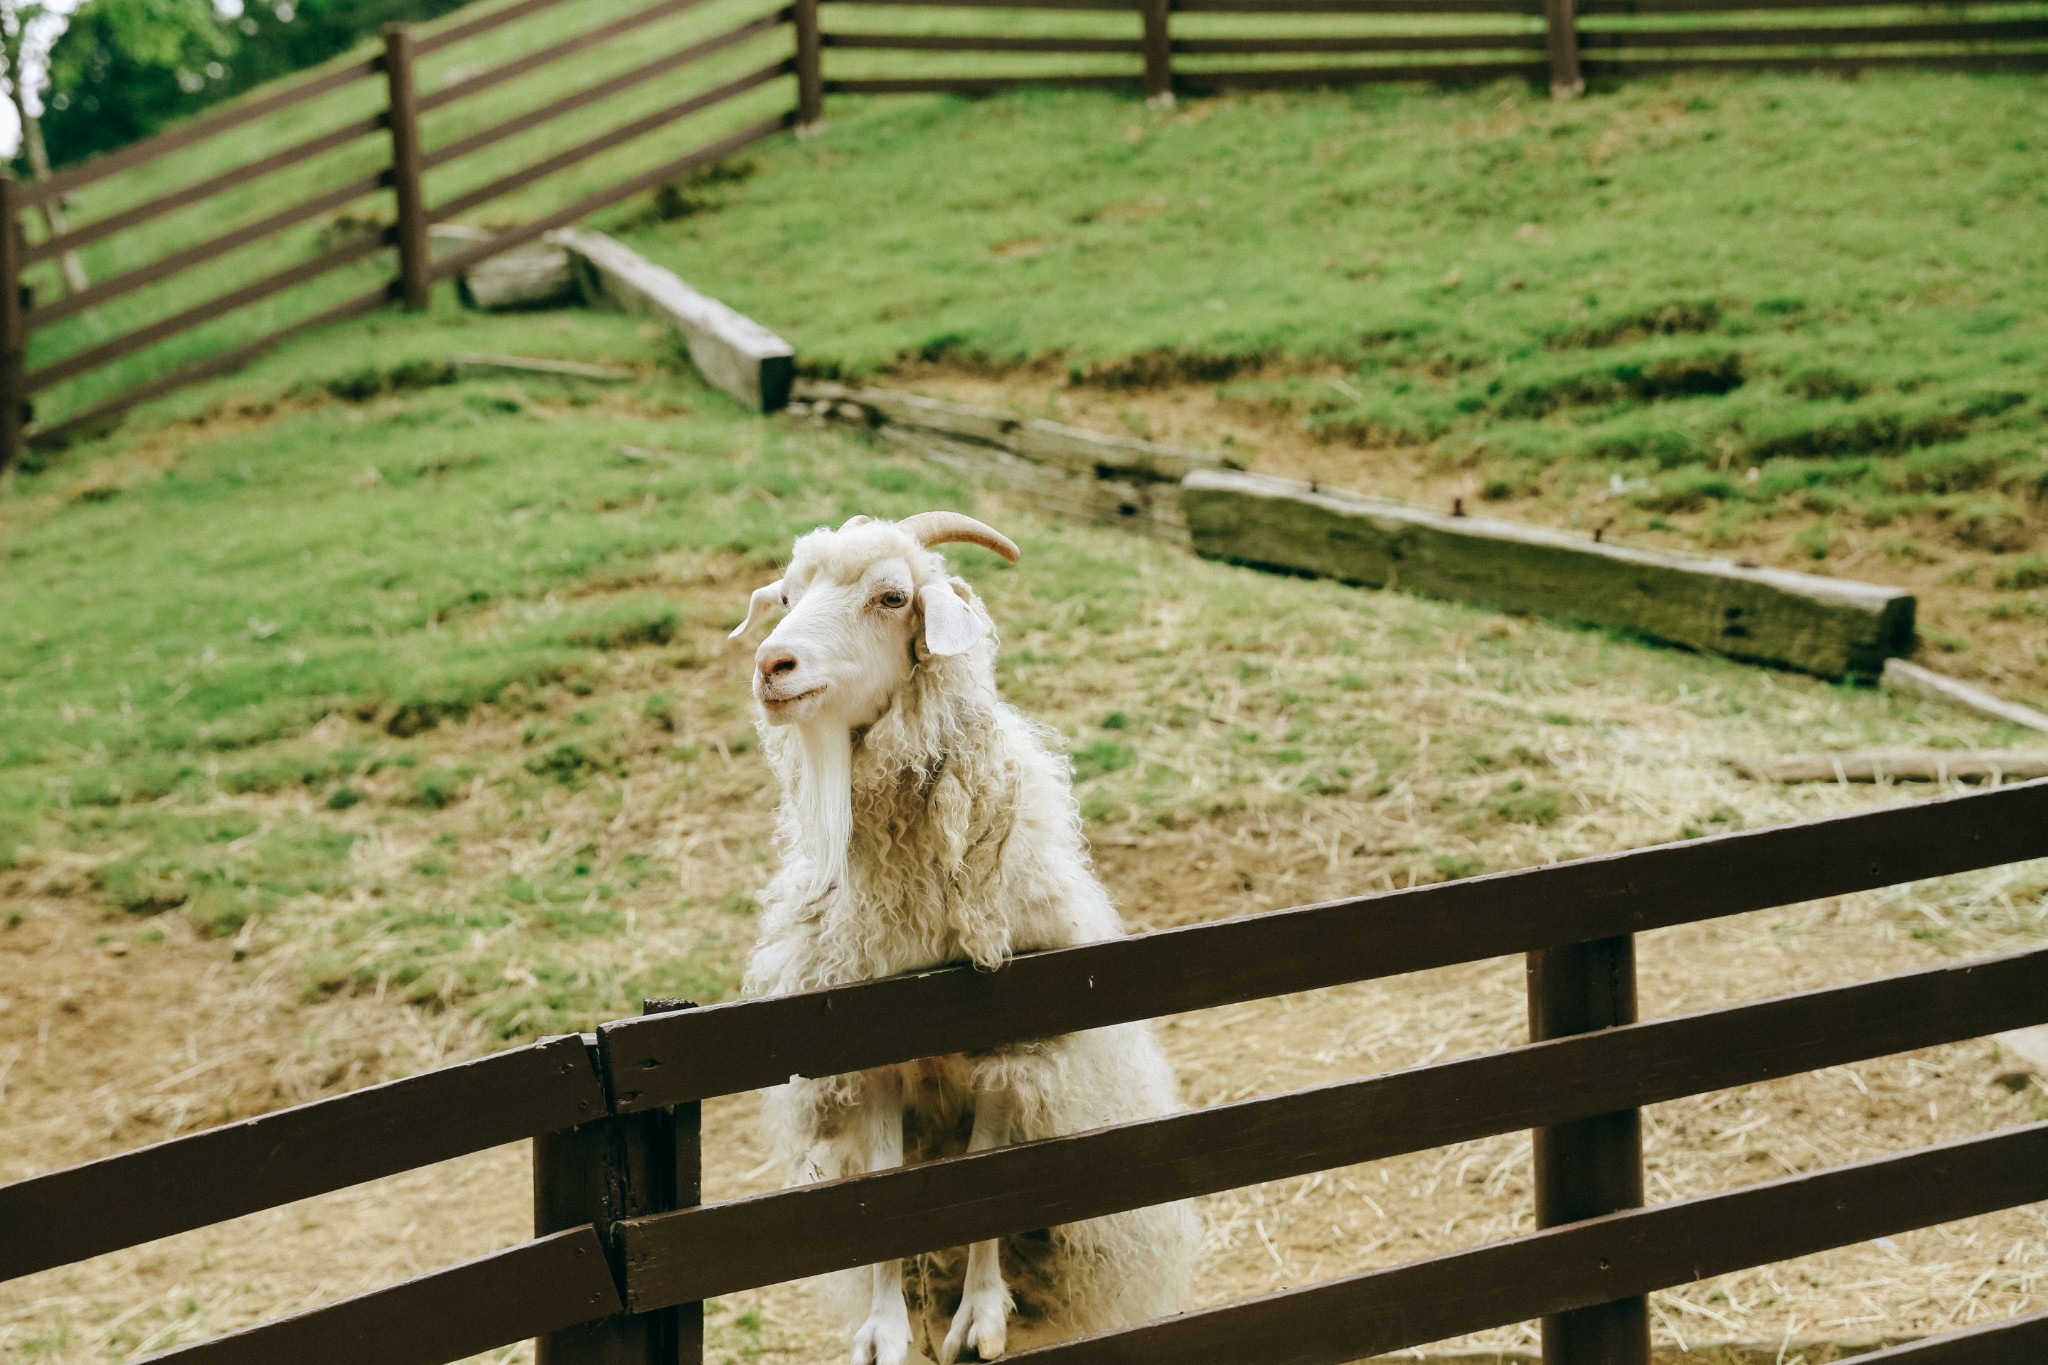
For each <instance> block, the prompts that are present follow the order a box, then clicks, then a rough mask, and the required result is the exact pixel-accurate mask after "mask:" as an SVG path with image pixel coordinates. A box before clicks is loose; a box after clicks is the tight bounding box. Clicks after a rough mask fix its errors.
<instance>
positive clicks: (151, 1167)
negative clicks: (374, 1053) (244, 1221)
mask: <svg viewBox="0 0 2048 1365" xmlns="http://www.w3.org/2000/svg"><path fill="white" fill-rule="evenodd" d="M604 1112H605V1102H604V1091H603V1088H602V1087H601V1085H600V1084H599V1082H598V1079H597V1073H596V1071H595V1069H594V1068H593V1067H592V1065H591V1059H590V1053H589V1050H588V1048H587V1047H586V1045H585V1044H584V1042H583V1040H582V1039H581V1038H579V1037H568V1038H554V1039H549V1040H548V1041H546V1042H541V1043H535V1044H533V1045H531V1046H528V1047H522V1048H515V1049H513V1050H511V1051H509V1052H500V1053H498V1054H496V1055H495V1056H490V1057H484V1058H480V1059H479V1060H477V1061H474V1062H465V1063H463V1064H462V1065H460V1066H451V1067H444V1068H442V1069H441V1070H439V1071H429V1072H427V1073H425V1074H424V1075H420V1076H412V1077H409V1078H407V1079H405V1080H401V1081H392V1082H390V1083H388V1084H386V1085H378V1086H372V1087H370V1088H369V1089H367V1090H357V1091H353V1092H351V1093H349V1094H346V1095H337V1096H335V1097H333V1098H332V1099H324V1100H315V1101H313V1102H312V1103H310V1104H302V1105H298V1106H296V1107H294V1108H291V1109H281V1110H279V1111H277V1112H276V1113H274V1114H265V1115H262V1116H261V1117H258V1118H253V1119H244V1120H243V1121H241V1122H239V1123H229V1124H223V1125H222V1126H220V1127H218V1128H209V1129H207V1130H206V1131H204V1132H199V1133H193V1134H191V1135H189V1136H187V1137H180V1138H172V1139H170V1140H169V1141H167V1142H159V1143H157V1144H155V1145H154V1146H150V1147H143V1148H139V1149H137V1150H135V1151H132V1152H123V1153H121V1154H120V1155H118V1156H110V1157H106V1158H104V1159H102V1160H99V1161H92V1162H87V1163H86V1164H85V1165H83V1166H73V1167H71V1168H69V1169H68V1170H62V1171H55V1172H52V1173H51V1174H48V1175H41V1176H31V1177H30V1178H29V1179H27V1180H22V1181H18V1182H16V1183H14V1184H12V1185H0V1228H5V1229H6V1230H7V1235H6V1236H5V1237H0V1280H7V1279H12V1278H14V1277H15V1276H17V1275H27V1274H30V1273H31V1272H33V1271H37V1270H45V1269H48V1268H49V1267H51V1266H57V1265H68V1264H70V1263H71V1262H73V1261H82V1260H85V1259H86V1258H88V1257H91V1256H98V1255H101V1254H102V1253H104V1252H108V1251H117V1250H119V1249H120V1248H122V1247H130V1246H135V1245H137V1244H139V1243H142V1242H147V1241H151V1240H153V1239H155V1238H158V1237H168V1236H170V1235H171V1234H172V1233H176V1232H184V1231H187V1230H189V1229H191V1228H198V1227H205V1226H206V1225H208V1224H210V1223H218V1222H221V1221H223V1220H225V1219H229V1218H238V1217H240V1216H241V1215H243V1214H245V1213H253V1212H255V1211H256V1210H258V1209H268V1208H274V1207H276V1206H277V1205H280V1204H288V1203H290V1202H292V1201H293V1200H295V1199H304V1198H306V1197H307V1196H309V1195H315V1194H324V1193H326V1192H327V1191H329V1190H339V1189H345V1188H347V1187H348V1186H350V1185H356V1184H360V1183H362V1182H363V1181H365V1180H375V1179H377V1178H378V1177H380V1176H386V1175H393V1174H396V1173H397V1172H399V1171H409V1170H414V1169H416V1168H418V1167H421V1166H428V1165H432V1164H433V1163H434V1162H437V1161H446V1160H448V1159H449V1158H451V1157H458V1156H463V1155H466V1154H468V1153H470V1152H480V1151H483V1150H484V1149H486V1148H489V1147H497V1146H500V1145H502V1144H504V1143H507V1142H517V1141H519V1140H520V1139H522V1138H529V1137H533V1136H535V1135H537V1134H541V1133H550V1132H554V1131H556V1130H557V1129H561V1128H567V1127H569V1126H571V1125H572V1124H577V1123H582V1122H585V1121H587V1120H589V1119H591V1118H594V1117H596V1116H597V1115H599V1114H602V1113H604Z"/></svg>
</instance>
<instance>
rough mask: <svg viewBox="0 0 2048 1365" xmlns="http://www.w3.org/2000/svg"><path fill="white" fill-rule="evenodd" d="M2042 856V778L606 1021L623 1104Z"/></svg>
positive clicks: (617, 1104)
mask: <svg viewBox="0 0 2048 1365" xmlns="http://www.w3.org/2000/svg"><path fill="white" fill-rule="evenodd" d="M2041 857H2048V781H2040V782H2029V783H2024V784H2021V785H2017V786H2008V787H2000V788H1996V789H1994V790H1991V791H1985V792H1972V793H1967V794H1964V795H1959V796H1949V797H1943V798H1940V799H1938V800H1933V801H1921V802H1914V803H1910V804H1906V805H1901V806H1895V807H1892V808H1890V809H1885V810H1876V811H1864V812H1859V813H1856V814H1852V815H1838V816H1831V817H1827V818H1824V819H1818V820H1808V821H1802V822H1800V823H1798V824H1792V825H1782V826H1779V827H1777V828H1774V829H1764V830H1748V831H1742V832H1739V833H1733V834H1722V835H1713V836H1709V837H1707V838H1704V839H1692V840H1686V841H1684V842H1681V843H1674V844H1664V845H1661V846H1658V847H1656V848H1648V849H1637V850H1634V851H1632V852H1628V853H1620V854H1609V855H1606V856H1603V857H1597V858H1582V859H1577V860H1574V861H1572V862H1564V863H1555V864H1552V865H1550V866H1548V867H1538V868H1525V869H1522V870H1520V871H1516V872H1503V873H1496V874H1492V875H1489V876H1484V877H1472V878H1468V879H1466V880H1463V881H1456V882H1444V883H1440V884H1437V885H1434V886H1424V887H1412V888H1408V889H1406V890H1401V891H1389V892H1382V893H1379V894H1376V895H1371V896H1361V897H1356V898H1353V899H1349V900H1340V901H1329V902H1325V903H1324V904H1321V905H1311V906H1304V907H1300V908H1298V909H1293V910H1278V911H1270V912H1268V913H1266V914H1261V915H1247V916H1243V917H1241V918H1238V919H1229V920H1219V921H1215V922H1212V923H1208V924H1195V925H1188V926H1185V927H1182V928H1177V929H1162V930H1157V931H1155V932H1152V933H1147V934H1134V935H1132V936H1131V937H1129V938H1122V939H1112V940H1110V941H1108V942H1104V943H1094V944H1086V945H1083V946H1080V947H1075V948H1059V949H1053V950H1050V951H1046V952H1039V953H1027V954H1024V955H1022V956H1020V957H1018V958H1016V959H1015V960H1014V961H1012V962H1010V963H1008V964H1007V965H1006V966H1004V967H1002V968H1001V969H999V970H997V971H993V972H984V971H977V970H974V969H972V968H967V967H950V968H943V969H940V970H936V971H930V972H918V973H914V974H911V975H906V976H899V977H891V978H888V979H886V980H882V981H869V982H861V983H857V984H853V985H848V986H842V987H835V988H831V989H827V990H816V991H803V992H798V993H795V994H791V995H779V996H769V997H767V998H765V999H760V1000H747V1001H738V1002H734V1003H731V1004H724V1005H712V1006H708V1007H706V1008H704V1009H699V1010H691V1011H688V1012H686V1013H683V1014H672V1015H657V1016H654V1017H652V1018H647V1019H629V1020H621V1021H618V1022H614V1023H610V1024H606V1025H604V1026H602V1027H601V1028H600V1029H599V1030H598V1036H599V1039H600V1042H601V1045H602V1047H603V1051H604V1060H605V1075H606V1076H607V1078H608V1083H609V1086H610V1093H611V1097H612V1101H613V1106H614V1109H615V1111H617V1112H622V1113H625V1112H631V1111H633V1110H636V1109H652V1108H657V1107H661V1106H665V1105H671V1104H679V1103H682V1102H683V1101H686V1100H693V1099H705V1098H708V1097H710V1096H713V1095H723V1094H730V1093H734V1092H737V1091H742V1090H753V1089H758V1088H760V1087H762V1086H768V1085H777V1084H780V1083H781V1082H783V1081H785V1080H788V1079H789V1078H790V1077H791V1076H798V1075H801V1076H829V1075H834V1074H838V1073H842V1072H849V1071H859V1070H862V1069H864V1068H867V1067H871V1066H886V1065H889V1064H891V1063H894V1062H903V1061H911V1060H914V1059H916V1058H919V1057H932V1056H939V1055H942V1054H945V1053H951V1052H964V1051H971V1050H973V1049H975V1048H984V1047H993V1046H996V1045H998V1044H1001V1043H1008V1042H1016V1041H1019V1040H1022V1039H1028V1038H1042V1037H1045V1036H1047V1035H1048V1034H1055V1033H1068V1032H1072V1031H1074V1030H1076V1029H1084V1028H1099V1027H1101V1026H1103V1025H1107V1024H1116V1023H1122V1022H1124V1021H1126V1020H1131V1019H1147V1018H1154V1017H1157V1016H1160V1015H1167V1014H1178V1013H1181V1012H1183V1011H1187V1010H1198V1009H1211V1008H1214V1007H1215V1006H1218V1005H1227V1004H1234V1003H1237V1002H1239V1001H1243V1000H1258V999H1263V998H1265V997H1267V996H1274V995H1286V994H1291V993H1293V992H1296V991H1307V990H1316V989H1319V988H1322V987H1325V986H1334V985H1339V984H1342V983H1344V982H1350V981H1366V980H1374V979H1379V978H1383V977H1389V976H1399V975H1402V974H1404V973H1407V972H1414V971H1421V970H1424V969H1426V968H1430V967H1442V966H1448V965H1450V964H1452V963H1455V962H1475V961H1480V960H1483V959H1485V958H1490V957H1501V956H1505V955H1507V954H1510V953H1526V952H1529V951H1532V950H1534V949H1538V948H1553V947H1556V946H1558V945H1559V944H1562V943H1582V942H1585V941H1587V940H1589V939H1597V938H1611V937H1613V936H1614V935H1616V934H1627V933H1640V932H1643V931H1645V930H1649V929H1659V928H1668V927H1670V926H1672V925H1676V924H1689V923H1696V922H1698V921H1700V920H1705V919H1713V918H1717V917H1719V916H1722V915H1734V914H1741V913H1744V912H1746V911H1750V910H1761V909H1765V908H1768V907H1771V906H1778V905H1793V904H1798V903H1800V902H1803V901H1810V900H1816V899H1819V898H1821V897H1824V896H1839V895H1846V894H1848V893H1850V892H1854V891H1863V890H1868V889H1870V888H1872V887H1878V886H1890V885H1893V884H1896V883H1901V882H1910V881H1919V880H1922V879H1924V878H1928V877H1939V876H1946V875H1949V874H1952V873H1956V872H1963V871H1968V870H1970V869H1973V868H1982V867H1996V866H1998V865H2000V864H2004V863H2012V862H2020V861H2022V860H2025V859H2030V858H2041Z"/></svg>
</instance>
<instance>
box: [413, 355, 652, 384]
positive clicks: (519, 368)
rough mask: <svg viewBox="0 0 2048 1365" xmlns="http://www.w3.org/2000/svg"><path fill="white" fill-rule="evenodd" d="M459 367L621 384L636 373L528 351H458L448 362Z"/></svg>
mask: <svg viewBox="0 0 2048 1365" xmlns="http://www.w3.org/2000/svg"><path fill="white" fill-rule="evenodd" d="M448 363H449V364H450V365H452V366H454V367H455V368H456V369H457V370H459V371H465V372H468V373H472V374H474V373H483V374H544V375H554V376H557V377H559V378H563V379H588V380H590V381H592V382H593V383H598V384H621V383H624V382H625V381H627V380H629V379H637V378H639V376H638V375H637V374H635V373H634V372H633V371H631V370H629V369H626V368H625V367H624V366H621V365H592V364H590V363H589V362H587V361H582V360H551V359H547V358H545V357H542V356H530V355H483V354H475V355H459V356H456V357H455V358H454V359H452V360H450V361H449V362H448Z"/></svg>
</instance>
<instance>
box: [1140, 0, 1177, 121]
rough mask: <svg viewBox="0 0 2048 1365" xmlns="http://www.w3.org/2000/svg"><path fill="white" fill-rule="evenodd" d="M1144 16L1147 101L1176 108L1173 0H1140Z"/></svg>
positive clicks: (1156, 106) (1158, 105)
mask: <svg viewBox="0 0 2048 1365" xmlns="http://www.w3.org/2000/svg"><path fill="white" fill-rule="evenodd" d="M1139 5H1140V7H1141V8H1142V10H1143V11H1144V17H1145V103H1147V104H1149V105H1151V106H1152V107H1153V108H1154V109H1171V108H1172V107H1173V32H1172V27H1171V25H1172V14H1173V0H1139Z"/></svg>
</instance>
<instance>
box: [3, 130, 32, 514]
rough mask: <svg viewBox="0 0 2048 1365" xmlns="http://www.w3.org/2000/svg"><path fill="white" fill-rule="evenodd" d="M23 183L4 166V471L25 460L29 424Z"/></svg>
mask: <svg viewBox="0 0 2048 1365" xmlns="http://www.w3.org/2000/svg"><path fill="white" fill-rule="evenodd" d="M23 245H24V243H23V241H22V236H21V186H20V184H19V183H18V182H17V181H16V180H15V178H14V175H13V173H12V172H11V171H8V170H5V169H0V474H4V473H5V472H7V471H8V470H10V469H12V468H14V466H15V465H16V464H17V463H19V462H20V460H21V451H22V442H23V438H24V436H25V434H26V433H25V430H24V428H25V427H26V426H27V424H28V394H27V393H25V392H23V388H24V385H23V382H22V380H23V376H24V374H25V372H26V370H27V368H28V332H27V330H26V328H25V327H24V325H23V318H22V298H21V255H22V247H23Z"/></svg>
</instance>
